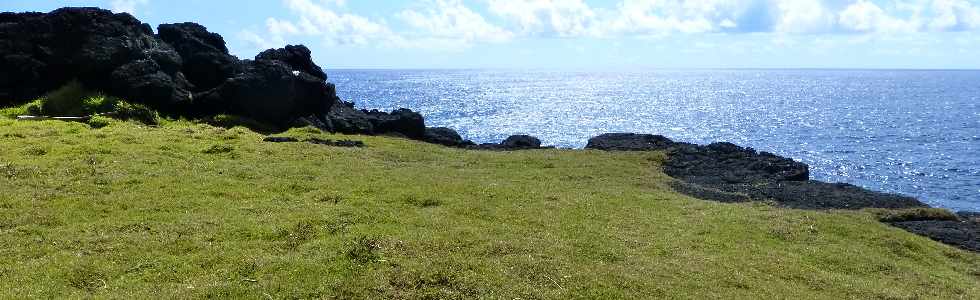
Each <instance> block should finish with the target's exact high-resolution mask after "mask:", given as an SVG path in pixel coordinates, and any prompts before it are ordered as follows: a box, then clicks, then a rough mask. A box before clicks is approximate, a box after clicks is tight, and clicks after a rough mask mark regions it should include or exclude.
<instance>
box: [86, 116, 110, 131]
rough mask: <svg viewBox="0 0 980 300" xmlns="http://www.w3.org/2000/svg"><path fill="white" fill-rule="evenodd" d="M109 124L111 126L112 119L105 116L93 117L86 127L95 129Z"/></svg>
mask: <svg viewBox="0 0 980 300" xmlns="http://www.w3.org/2000/svg"><path fill="white" fill-rule="evenodd" d="M109 124H112V119H110V118H108V117H105V116H93V117H92V118H90V119H88V126H91V127H92V128H96V129H98V128H102V127H106V126H109Z"/></svg>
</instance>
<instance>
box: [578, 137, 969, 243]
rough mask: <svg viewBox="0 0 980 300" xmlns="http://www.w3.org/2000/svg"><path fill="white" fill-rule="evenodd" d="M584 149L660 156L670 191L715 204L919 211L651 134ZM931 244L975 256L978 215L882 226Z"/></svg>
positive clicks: (769, 163) (776, 161)
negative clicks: (669, 179) (767, 203)
mask: <svg viewBox="0 0 980 300" xmlns="http://www.w3.org/2000/svg"><path fill="white" fill-rule="evenodd" d="M585 148H586V149H595V150H605V151H664V152H666V153H667V160H666V161H665V162H664V166H663V168H664V173H666V174H667V175H668V176H670V177H673V178H674V179H677V181H675V182H674V184H673V188H674V189H675V190H676V191H678V192H680V193H683V194H687V195H689V196H692V197H695V198H699V199H704V200H713V201H720V202H748V201H773V202H775V203H776V204H777V205H780V206H784V207H789V208H796V209H816V210H826V209H864V208H884V209H921V208H929V205H927V204H925V203H922V202H921V201H919V200H918V199H915V198H912V197H908V196H903V195H897V194H888V193H881V192H876V191H871V190H868V189H864V188H861V187H858V186H854V185H851V184H846V183H827V182H822V181H817V180H811V179H810V171H809V166H807V165H806V164H804V163H801V162H797V161H794V160H792V159H789V158H785V157H781V156H778V155H775V154H772V153H767V152H757V151H755V150H754V149H752V148H743V147H740V146H738V145H735V144H731V143H713V144H710V145H705V146H701V145H695V144H689V143H682V142H674V141H671V140H670V139H668V138H666V137H664V136H659V135H651V134H634V133H609V134H603V135H600V136H597V137H594V138H592V139H589V143H588V145H587V146H586V147H585ZM882 221H883V222H885V223H888V224H890V225H892V226H895V227H898V228H902V229H905V230H907V231H909V232H913V233H916V234H919V235H923V236H927V237H929V238H932V239H934V240H936V241H940V242H943V243H946V244H950V245H953V246H957V247H960V248H963V249H966V250H970V251H977V252H980V213H976V212H959V213H957V214H956V215H952V214H937V215H923V216H913V217H909V218H905V219H896V220H882Z"/></svg>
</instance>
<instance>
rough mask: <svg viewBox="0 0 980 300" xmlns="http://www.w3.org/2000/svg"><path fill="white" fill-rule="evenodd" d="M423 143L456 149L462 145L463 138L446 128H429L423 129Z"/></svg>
mask: <svg viewBox="0 0 980 300" xmlns="http://www.w3.org/2000/svg"><path fill="white" fill-rule="evenodd" d="M422 140H423V141H426V142H429V143H433V144H440V145H443V146H449V147H457V146H460V145H461V144H463V138H462V137H460V136H459V133H457V132H456V130H453V129H451V128H446V127H429V128H426V129H425V137H424V138H423V139H422Z"/></svg>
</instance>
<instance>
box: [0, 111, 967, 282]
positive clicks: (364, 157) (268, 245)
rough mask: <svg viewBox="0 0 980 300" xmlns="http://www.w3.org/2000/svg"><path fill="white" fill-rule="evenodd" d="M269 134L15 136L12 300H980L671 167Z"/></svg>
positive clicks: (904, 238) (870, 222) (133, 131)
mask: <svg viewBox="0 0 980 300" xmlns="http://www.w3.org/2000/svg"><path fill="white" fill-rule="evenodd" d="M287 134H288V135H294V136H313V135H315V136H321V137H325V138H331V137H334V138H336V137H335V136H331V135H326V134H320V133H317V132H315V131H314V130H310V129H298V130H293V131H291V132H289V133H287ZM261 138H262V137H261V136H260V135H258V134H255V133H252V132H250V131H247V130H244V129H241V128H235V129H230V130H224V129H219V128H214V127H209V126H206V125H196V124H191V123H186V122H171V123H168V124H166V125H164V126H163V127H160V128H150V127H145V126H139V125H135V124H132V123H122V122H120V123H115V124H112V125H110V126H108V127H105V128H102V129H90V128H89V127H88V126H86V125H84V124H72V123H58V122H16V121H12V120H9V119H0V191H2V193H0V298H10V297H41V296H44V297H47V296H56V297H64V296H70V297H85V296H96V297H128V296H138V297H147V296H153V297H181V298H183V297H203V296H248V297H256V298H257V297H272V298H282V297H306V298H309V297H331V296H339V297H369V298H392V297H394V298H399V297H404V298H418V297H436V298H470V297H472V296H479V297H486V298H508V299H513V298H522V299H528V298H559V299H563V298H578V297H595V298H644V297H665V296H676V297H697V298H703V297H710V298H716V297H721V296H726V298H727V297H731V296H736V297H744V298H757V297H760V296H765V295H770V296H771V295H779V298H794V296H799V297H802V298H862V299H868V298H886V299H902V298H918V297H928V298H931V297H939V298H973V299H977V298H980V288H978V286H980V256H978V255H977V254H974V253H968V252H965V251H961V250H957V249H954V248H951V247H948V246H945V245H941V244H939V243H935V242H932V241H930V240H928V239H926V238H923V237H919V236H915V235H912V234H909V233H906V232H904V231H902V230H899V229H896V228H891V227H889V226H887V225H884V224H881V223H879V222H877V221H875V219H874V217H872V216H871V214H870V213H866V212H833V213H828V212H812V211H798V210H788V209H781V208H774V207H770V206H767V205H764V204H739V205H731V204H720V203H713V202H706V201H700V200H695V199H691V198H688V197H685V196H682V195H678V194H676V193H673V192H671V191H670V189H669V188H667V187H666V184H665V182H666V181H667V180H669V179H668V178H667V177H666V176H665V175H663V173H662V172H660V171H659V170H658V168H657V166H658V163H659V162H660V161H661V160H662V158H663V157H662V154H659V153H603V152H593V151H565V150H541V151H523V152H514V153H494V152H475V151H464V150H455V149H449V148H443V147H439V146H434V145H428V144H423V143H418V142H413V141H407V140H401V139H395V138H384V137H355V138H357V139H362V140H364V141H365V142H366V143H367V144H368V145H369V147H368V148H364V149H346V148H333V147H325V146H317V145H311V144H306V143H291V144H273V143H263V142H261V141H260V140H261Z"/></svg>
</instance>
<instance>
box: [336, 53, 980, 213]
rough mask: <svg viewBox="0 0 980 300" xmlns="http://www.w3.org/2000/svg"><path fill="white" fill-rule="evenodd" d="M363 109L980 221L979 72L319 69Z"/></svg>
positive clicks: (485, 136) (482, 136)
mask: <svg viewBox="0 0 980 300" xmlns="http://www.w3.org/2000/svg"><path fill="white" fill-rule="evenodd" d="M327 73H328V74H329V75H330V79H329V80H330V81H331V82H333V83H335V84H336V85H337V92H338V94H339V95H340V97H341V98H342V99H344V100H346V101H354V102H355V103H356V105H357V107H359V108H369V109H380V110H392V109H395V108H400V107H405V108H410V109H412V110H415V111H418V112H420V113H422V115H424V116H425V120H426V125H428V126H445V127H450V128H453V129H456V130H457V131H459V133H460V134H461V135H462V136H463V137H464V138H467V139H471V140H473V141H475V142H478V143H479V142H498V141H500V140H502V139H503V138H505V137H507V136H509V135H511V134H530V135H534V136H537V137H539V138H540V139H541V140H542V141H543V143H544V144H546V145H552V146H558V147H567V148H581V147H584V146H585V143H586V141H587V140H588V139H589V137H592V136H595V135H598V134H601V133H606V132H636V133H652V134H661V135H664V136H667V137H669V138H671V139H674V140H676V141H685V142H693V143H698V144H707V143H712V142H720V141H725V142H732V143H735V144H739V145H742V146H749V147H753V148H755V149H757V150H761V151H769V152H773V153H776V154H779V155H782V156H787V157H792V158H794V159H796V160H799V161H803V162H805V163H807V164H809V165H810V167H811V173H812V177H813V178H814V179H818V180H823V181H829V182H847V183H851V184H855V185H859V186H863V187H867V188H870V189H874V190H879V191H886V192H894V193H901V194H906V195H910V196H915V197H918V198H919V199H921V200H923V201H925V202H927V203H929V204H931V205H934V206H938V207H945V208H949V209H952V210H972V211H980V71H918V70H914V71H913V70H650V71H609V72H601V71H550V70H328V72H327Z"/></svg>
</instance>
